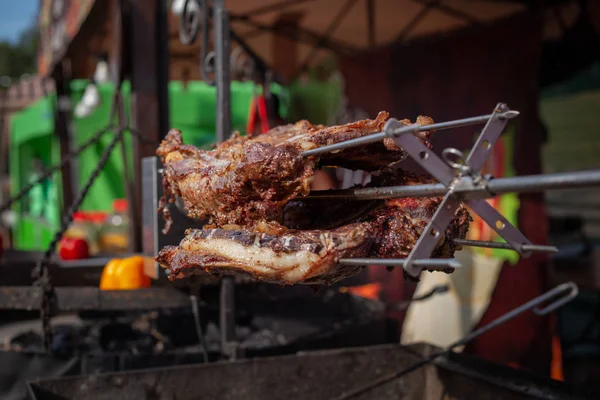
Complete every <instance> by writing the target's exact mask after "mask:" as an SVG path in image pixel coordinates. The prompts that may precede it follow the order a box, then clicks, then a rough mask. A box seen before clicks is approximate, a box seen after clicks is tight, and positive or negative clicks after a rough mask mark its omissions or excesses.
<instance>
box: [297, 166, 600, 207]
mask: <svg viewBox="0 0 600 400" xmlns="http://www.w3.org/2000/svg"><path fill="white" fill-rule="evenodd" d="M599 185H600V169H598V170H591V171H580V172H563V173H557V174H545V175H527V176H518V177H510V178H496V179H491V180H490V181H489V182H488V183H487V185H486V186H485V187H474V188H461V187H460V186H457V187H456V189H455V193H457V194H469V193H477V194H478V196H479V197H495V196H496V195H498V194H501V193H513V192H518V193H532V192H543V191H546V190H555V189H578V188H584V187H588V186H599ZM447 192H448V188H446V187H445V186H444V185H443V184H441V183H433V184H424V185H412V186H388V187H378V188H359V189H342V190H322V191H313V192H311V193H310V194H309V195H308V197H306V198H307V199H333V198H338V199H343V198H347V199H356V200H373V199H394V198H401V197H441V196H444V195H445V194H446V193H447Z"/></svg>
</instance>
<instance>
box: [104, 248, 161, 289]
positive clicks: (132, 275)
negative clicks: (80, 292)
mask: <svg viewBox="0 0 600 400" xmlns="http://www.w3.org/2000/svg"><path fill="white" fill-rule="evenodd" d="M147 287H150V278H149V277H148V276H146V274H145V273H144V257H142V256H132V257H128V258H125V259H122V260H121V259H118V258H117V259H114V260H111V261H110V262H109V263H108V264H106V266H105V267H104V270H103V271H102V277H101V279H100V289H102V290H132V289H141V288H147Z"/></svg>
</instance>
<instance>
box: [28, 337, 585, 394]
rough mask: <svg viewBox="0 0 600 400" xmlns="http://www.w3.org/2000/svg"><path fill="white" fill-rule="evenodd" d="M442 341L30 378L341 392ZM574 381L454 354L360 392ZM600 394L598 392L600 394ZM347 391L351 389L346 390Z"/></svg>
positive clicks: (517, 390)
mask: <svg viewBox="0 0 600 400" xmlns="http://www.w3.org/2000/svg"><path fill="white" fill-rule="evenodd" d="M438 350H439V349H437V348H435V347H432V346H429V345H423V344H418V345H413V346H409V347H402V346H399V345H382V346H370V347H363V348H354V349H341V350H325V351H316V352H305V353H300V354H297V355H292V356H282V357H273V358H260V359H252V360H243V361H236V362H233V363H216V364H212V365H206V366H203V365H200V366H185V367H176V368H163V369H154V370H144V371H136V372H130V373H119V374H101V375H94V376H85V377H75V378H62V379H48V380H43V381H37V382H33V383H31V385H30V389H31V393H32V398H33V399H36V400H45V399H65V400H67V399H69V400H70V399H83V398H86V399H90V400H96V399H98V400H100V399H105V398H110V397H113V398H132V399H133V398H135V399H140V400H143V399H175V398H176V399H200V398H202V399H216V398H218V399H240V398H244V399H248V400H259V399H260V400H271V399H273V400H275V399H311V400H320V399H323V400H331V399H337V398H338V397H337V396H339V395H340V393H348V392H347V391H349V390H351V389H352V388H354V387H355V385H367V384H369V382H372V381H375V380H377V379H378V378H379V377H380V376H382V375H383V374H385V372H386V371H388V370H395V369H401V368H406V367H408V366H410V365H411V364H413V363H415V362H418V361H419V360H420V359H421V358H422V357H426V356H427V355H429V354H433V353H435V352H437V351H438ZM593 395H594V394H593V393H581V392H578V391H576V390H575V389H573V388H572V387H570V386H569V385H567V384H565V383H562V382H556V381H551V380H549V379H545V378H540V377H538V376H536V375H533V374H530V373H527V372H524V371H516V370H514V369H512V368H509V367H505V366H500V365H497V364H493V363H490V362H485V361H482V360H479V359H476V358H473V357H470V356H467V355H464V354H452V356H451V357H449V358H446V359H443V360H439V361H437V362H436V363H435V364H433V365H430V366H428V367H426V368H423V369H421V370H419V371H415V372H414V373H413V374H411V375H406V376H403V377H400V378H397V379H393V380H390V381H389V382H387V383H386V384H385V385H382V386H379V387H376V388H372V389H370V390H367V391H365V392H364V393H362V394H361V395H359V396H357V397H353V398H356V399H380V400H386V399H399V398H402V399H415V400H417V399H424V400H425V399H427V400H430V399H431V400H433V399H436V400H437V399H445V398H453V399H474V398H476V399H481V400H487V399H489V400H492V399H535V398H538V399H539V398H543V399H586V398H593V397H592V396H593ZM596 395H597V394H596ZM341 398H346V397H341Z"/></svg>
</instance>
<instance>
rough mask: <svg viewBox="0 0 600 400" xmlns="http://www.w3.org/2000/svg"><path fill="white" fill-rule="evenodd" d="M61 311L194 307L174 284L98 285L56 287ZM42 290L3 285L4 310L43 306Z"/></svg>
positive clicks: (57, 306)
mask: <svg viewBox="0 0 600 400" xmlns="http://www.w3.org/2000/svg"><path fill="white" fill-rule="evenodd" d="M54 291H55V293H56V304H55V309H56V310H57V311H84V310H99V311H125V310H152V309H167V308H182V307H186V308H188V307H190V300H189V297H188V296H187V295H186V294H184V293H183V292H180V291H178V290H177V289H173V288H148V289H138V290H114V291H106V290H100V289H98V288H95V287H56V288H54ZM41 296H42V294H41V291H40V290H39V288H36V287H32V286H0V310H26V311H32V310H36V309H38V308H39V305H40V301H41Z"/></svg>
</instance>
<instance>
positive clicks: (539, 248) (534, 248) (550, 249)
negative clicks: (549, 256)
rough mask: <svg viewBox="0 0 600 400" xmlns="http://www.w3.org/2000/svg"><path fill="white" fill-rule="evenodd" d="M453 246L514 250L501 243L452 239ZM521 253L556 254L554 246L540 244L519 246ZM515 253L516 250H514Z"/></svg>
mask: <svg viewBox="0 0 600 400" xmlns="http://www.w3.org/2000/svg"><path fill="white" fill-rule="evenodd" d="M452 241H453V242H454V244H456V245H459V246H469V247H487V248H490V249H506V250H515V249H514V248H513V247H512V246H511V245H510V244H509V243H503V242H488V241H485V240H467V239H454V240H452ZM521 248H522V250H523V252H525V253H527V252H537V253H558V248H557V247H556V246H544V245H540V244H524V245H522V246H521ZM515 251H516V250H515Z"/></svg>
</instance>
